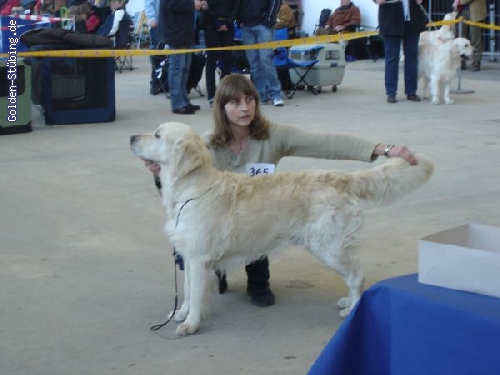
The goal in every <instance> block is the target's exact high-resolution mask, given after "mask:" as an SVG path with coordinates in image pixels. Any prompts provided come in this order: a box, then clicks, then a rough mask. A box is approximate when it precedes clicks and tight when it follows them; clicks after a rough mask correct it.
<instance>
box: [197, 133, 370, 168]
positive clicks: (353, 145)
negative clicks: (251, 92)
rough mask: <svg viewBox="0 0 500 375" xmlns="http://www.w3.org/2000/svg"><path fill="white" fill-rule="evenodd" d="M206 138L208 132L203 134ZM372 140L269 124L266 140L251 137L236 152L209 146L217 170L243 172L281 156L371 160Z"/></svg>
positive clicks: (278, 159)
mask: <svg viewBox="0 0 500 375" xmlns="http://www.w3.org/2000/svg"><path fill="white" fill-rule="evenodd" d="M204 137H205V139H206V140H208V139H209V138H210V133H206V134H205V135H204ZM376 145H377V143H376V142H370V141H366V140H364V139H361V138H357V137H353V136H349V135H340V134H329V133H320V132H313V131H306V130H302V129H299V128H297V127H294V126H287V125H277V124H271V127H270V137H269V139H266V140H263V141H260V140H256V139H253V138H252V139H251V140H250V141H249V142H248V143H247V145H246V147H245V148H244V149H243V151H242V152H241V153H240V154H234V153H233V152H232V151H231V150H230V149H229V147H218V146H213V145H209V148H210V153H211V156H212V159H213V162H214V166H215V167H216V168H217V169H219V170H227V171H231V172H237V173H244V172H245V165H246V164H247V163H269V164H275V165H276V164H278V162H279V161H280V160H281V159H282V158H283V157H285V156H305V157H313V158H320V159H330V160H360V161H366V162H370V161H373V160H374V158H373V151H374V149H375V146H376Z"/></svg>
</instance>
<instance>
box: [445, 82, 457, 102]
mask: <svg viewBox="0 0 500 375" xmlns="http://www.w3.org/2000/svg"><path fill="white" fill-rule="evenodd" d="M453 103H455V101H454V100H452V99H450V82H448V83H445V84H444V104H453Z"/></svg>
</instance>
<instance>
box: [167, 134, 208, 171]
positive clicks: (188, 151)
mask: <svg viewBox="0 0 500 375" xmlns="http://www.w3.org/2000/svg"><path fill="white" fill-rule="evenodd" d="M203 152H205V151H204V149H203V145H200V144H199V143H198V142H196V141H195V140H193V139H182V140H180V141H177V142H176V143H175V145H174V165H172V168H173V173H174V175H176V176H177V177H178V178H180V177H183V176H185V175H187V174H188V173H190V172H192V171H194V170H195V169H197V168H199V167H200V166H202V165H203V164H204V163H205V158H204V154H203Z"/></svg>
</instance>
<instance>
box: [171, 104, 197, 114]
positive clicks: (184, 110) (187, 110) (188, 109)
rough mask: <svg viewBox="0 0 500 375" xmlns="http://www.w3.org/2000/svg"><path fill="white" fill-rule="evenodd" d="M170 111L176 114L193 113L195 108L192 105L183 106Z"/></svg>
mask: <svg viewBox="0 0 500 375" xmlns="http://www.w3.org/2000/svg"><path fill="white" fill-rule="evenodd" d="M172 112H173V113H175V114H178V115H194V112H195V110H194V108H192V107H189V106H185V107H182V108H179V109H174V110H172Z"/></svg>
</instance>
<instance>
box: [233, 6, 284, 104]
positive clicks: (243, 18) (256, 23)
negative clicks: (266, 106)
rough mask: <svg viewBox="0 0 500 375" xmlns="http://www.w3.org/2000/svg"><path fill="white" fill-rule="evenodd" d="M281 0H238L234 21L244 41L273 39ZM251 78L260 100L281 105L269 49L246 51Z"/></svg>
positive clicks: (253, 41)
mask: <svg viewBox="0 0 500 375" xmlns="http://www.w3.org/2000/svg"><path fill="white" fill-rule="evenodd" d="M280 7H281V0H241V6H240V11H239V15H238V22H239V23H240V25H241V35H242V38H243V43H244V44H256V43H265V42H269V41H272V40H273V39H274V34H273V33H274V32H273V27H274V24H275V23H276V16H277V14H278V11H279V9H280ZM246 55H247V58H248V62H249V64H250V73H251V75H252V80H253V82H254V83H255V87H257V91H259V95H260V100H261V102H262V103H267V102H268V101H269V99H271V100H272V101H273V104H274V106H276V107H281V106H283V105H284V102H283V99H282V97H281V84H280V81H279V80H278V76H277V73H276V68H275V66H274V64H273V50H272V49H257V50H247V51H246Z"/></svg>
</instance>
